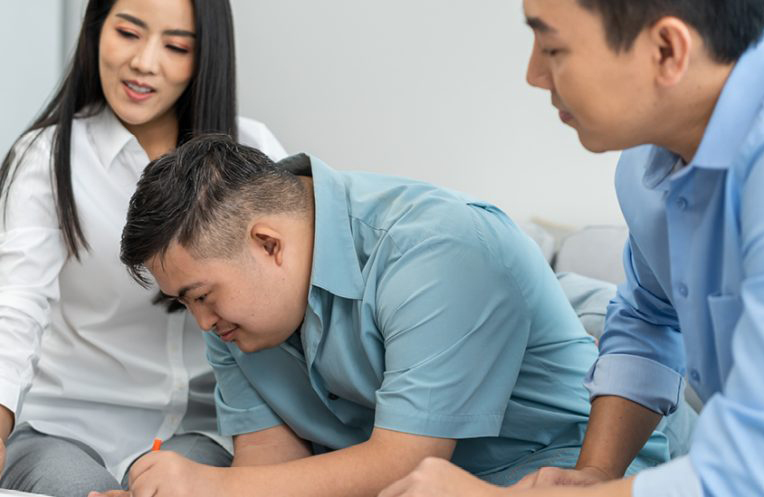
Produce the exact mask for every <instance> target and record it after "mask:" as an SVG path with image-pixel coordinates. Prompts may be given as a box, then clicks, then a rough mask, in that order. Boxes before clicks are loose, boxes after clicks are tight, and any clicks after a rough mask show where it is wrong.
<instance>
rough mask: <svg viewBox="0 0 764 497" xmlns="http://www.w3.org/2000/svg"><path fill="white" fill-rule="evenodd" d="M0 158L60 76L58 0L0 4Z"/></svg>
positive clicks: (60, 4)
mask: <svg viewBox="0 0 764 497" xmlns="http://www.w3.org/2000/svg"><path fill="white" fill-rule="evenodd" d="M0 9H1V10H0V12H2V14H1V15H0V18H1V19H2V29H0V47H3V48H2V50H0V67H2V68H3V75H2V77H0V95H2V97H0V98H2V103H1V104H0V105H1V107H0V108H2V119H0V154H2V156H5V153H6V152H7V151H8V148H10V146H11V144H12V143H13V141H14V140H15V139H16V137H17V136H18V134H19V133H20V132H21V131H22V130H24V129H25V128H26V127H27V126H28V125H29V124H31V122H32V119H33V118H34V117H35V116H36V115H37V113H38V112H39V111H40V110H41V109H42V107H43V104H44V103H45V101H46V100H47V99H48V97H49V96H50V94H51V93H52V91H53V89H54V87H55V85H56V83H57V82H58V79H59V76H60V74H61V71H62V68H63V64H62V59H63V56H62V51H63V49H62V47H63V42H64V31H63V29H64V27H63V26H64V25H63V13H64V2H62V1H61V0H33V1H29V0H26V1H18V0H13V1H4V2H3V3H2V6H0Z"/></svg>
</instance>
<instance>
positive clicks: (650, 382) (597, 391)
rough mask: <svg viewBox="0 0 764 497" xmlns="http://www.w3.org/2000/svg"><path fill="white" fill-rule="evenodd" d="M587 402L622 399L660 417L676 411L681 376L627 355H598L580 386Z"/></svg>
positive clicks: (681, 383) (649, 360)
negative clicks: (614, 398)
mask: <svg viewBox="0 0 764 497" xmlns="http://www.w3.org/2000/svg"><path fill="white" fill-rule="evenodd" d="M584 386H586V389H587V390H589V396H590V398H591V399H594V398H595V397H600V396H603V395H615V396H618V397H624V398H626V399H629V400H631V401H634V402H636V403H637V404H640V405H643V406H645V407H646V408H648V409H650V410H651V411H655V412H657V413H659V414H663V415H664V416H666V415H668V414H671V413H672V412H674V411H675V410H676V406H677V405H678V404H679V400H680V398H681V395H682V388H683V386H684V379H683V378H682V375H680V374H679V373H677V372H676V371H674V370H673V369H671V368H668V367H666V366H664V365H663V364H661V363H659V362H656V361H653V360H651V359H646V358H644V357H639V356H635V355H627V354H607V355H604V356H600V358H599V359H597V361H596V362H595V363H594V366H592V368H591V369H590V370H589V373H588V374H587V376H586V381H585V383H584Z"/></svg>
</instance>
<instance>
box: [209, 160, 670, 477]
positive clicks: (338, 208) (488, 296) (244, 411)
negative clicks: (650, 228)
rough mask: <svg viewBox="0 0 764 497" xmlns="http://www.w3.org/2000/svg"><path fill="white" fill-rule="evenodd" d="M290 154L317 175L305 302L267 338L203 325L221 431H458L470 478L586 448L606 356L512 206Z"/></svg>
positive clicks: (325, 441)
mask: <svg viewBox="0 0 764 497" xmlns="http://www.w3.org/2000/svg"><path fill="white" fill-rule="evenodd" d="M287 161H291V164H295V163H297V162H299V161H303V163H304V167H305V169H307V170H309V171H312V176H313V187H314V195H315V240H314V254H313V268H312V275H311V282H310V285H311V286H310V291H309V297H308V308H307V311H306V314H305V319H304V322H303V324H302V326H301V328H300V330H299V333H295V335H293V336H292V337H291V338H290V339H289V340H287V341H286V342H285V343H283V344H281V345H280V346H278V347H274V348H271V349H267V350H262V351H258V352H255V353H249V354H245V353H242V352H241V351H240V350H239V349H238V347H236V345H234V344H226V343H223V342H222V341H220V339H219V338H218V337H217V336H216V335H215V334H207V342H208V346H209V349H208V350H209V358H210V361H211V362H212V364H213V366H214V369H215V371H216V375H217V379H218V389H217V392H216V395H217V408H218V418H219V421H218V422H219V428H220V430H221V432H222V433H224V434H227V435H236V434H243V433H249V432H255V431H258V430H263V429H265V428H269V427H272V426H275V425H277V424H280V423H286V424H287V425H288V426H289V427H290V428H291V429H292V430H294V432H295V433H296V434H297V435H298V436H300V437H302V438H304V439H306V440H309V441H311V442H313V443H315V444H319V445H322V446H325V447H327V448H329V449H338V448H343V447H347V446H350V445H355V444H358V443H361V442H364V441H366V440H368V438H369V436H370V435H371V432H372V430H373V429H374V428H375V427H378V428H383V429H388V430H394V431H399V432H405V433H411V434H417V435H424V436H430V437H442V438H452V439H457V440H458V443H457V447H456V450H455V453H454V456H453V459H452V460H453V461H454V462H455V463H456V464H458V465H460V466H462V467H464V468H465V469H467V470H468V471H470V472H472V473H475V474H482V473H490V472H493V471H496V470H499V469H502V468H504V467H507V466H509V465H511V464H513V463H514V462H516V461H519V460H521V459H522V458H523V457H525V456H528V455H530V454H532V453H534V452H537V451H540V450H544V449H546V448H554V447H575V446H580V444H581V441H582V439H583V433H584V431H585V426H586V422H587V416H588V412H589V402H588V395H587V393H586V391H585V389H584V388H583V385H582V380H583V376H584V374H585V372H586V371H587V369H588V368H589V367H590V366H591V365H592V363H593V362H594V360H595V358H596V355H597V351H596V348H595V346H594V343H593V340H592V339H591V338H590V337H589V336H588V335H586V333H585V331H584V330H583V328H582V326H581V324H580V322H579V321H578V319H577V318H576V315H575V313H574V312H573V310H572V309H571V307H570V305H569V303H568V301H567V300H566V298H565V295H564V294H563V292H562V290H561V289H560V287H559V285H558V283H557V280H556V278H555V276H554V274H553V273H552V271H551V270H550V268H549V266H548V265H547V263H546V261H545V260H544V258H543V257H542V255H541V254H540V252H539V251H538V249H537V247H536V246H535V245H534V243H533V242H532V241H531V240H530V239H529V238H527V237H526V236H525V235H524V234H523V233H521V231H520V230H519V229H518V228H517V227H516V226H515V225H514V224H513V223H512V222H511V221H510V220H509V219H508V218H507V216H505V215H504V214H503V213H502V212H501V211H500V210H499V209H497V208H496V207H493V206H491V205H488V204H485V203H481V202H475V201H473V200H470V199H468V198H466V197H464V196H462V195H460V194H457V193H454V192H450V191H446V190H443V189H439V188H436V187H434V186H431V185H429V184H425V183H421V182H415V181H411V180H405V179H400V178H394V177H386V176H380V175H375V174H367V173H357V172H338V171H334V170H332V169H330V168H329V167H328V166H326V165H325V164H323V163H322V162H321V161H319V160H317V159H315V158H308V157H307V156H295V157H292V158H290V159H287ZM664 449H665V446H664Z"/></svg>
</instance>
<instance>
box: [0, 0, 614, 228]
mask: <svg viewBox="0 0 764 497" xmlns="http://www.w3.org/2000/svg"><path fill="white" fill-rule="evenodd" d="M231 3H232V6H233V9H234V16H235V22H236V35H237V51H238V54H237V55H238V61H239V67H238V69H239V96H240V110H241V113H242V114H243V115H246V116H249V117H253V118H256V119H259V120H261V121H264V122H265V123H267V124H268V125H269V126H270V127H271V129H272V130H273V131H274V133H275V134H276V135H277V136H278V137H279V138H280V139H281V141H282V142H283V143H284V145H285V147H286V148H287V150H289V151H290V152H297V151H305V152H310V153H313V154H316V155H318V156H320V157H321V158H322V159H324V160H325V161H326V162H328V163H329V164H330V165H333V166H334V167H337V168H340V169H364V170H373V171H378V172H383V173H389V174H397V175H405V176H411V177H415V178H420V179H424V180H427V181H432V182H435V183H439V184H442V185H445V186H448V187H451V188H455V189H459V190H462V191H466V192H469V193H471V194H473V195H475V196H478V197H480V198H483V199H486V200H489V201H492V202H495V203H497V204H498V205H499V206H501V207H502V208H504V209H505V210H507V211H508V212H509V213H510V215H512V216H513V217H515V218H518V219H529V218H532V217H541V218H544V219H546V220H549V221H553V222H557V223H562V224H568V225H574V226H580V225H585V224H593V223H613V222H616V223H618V222H621V216H620V212H619V210H618V207H617V203H616V200H615V195H614V192H613V187H612V182H613V180H612V178H613V170H614V165H615V161H616V159H617V156H616V155H615V154H605V155H594V154H590V153H588V152H586V151H584V150H583V149H582V148H581V147H580V145H579V144H578V141H577V138H576V135H575V132H573V131H572V130H571V129H569V128H567V127H565V126H563V125H562V124H561V123H560V122H559V120H558V118H557V113H556V112H555V110H554V109H553V108H552V107H551V106H550V105H549V95H548V94H546V93H544V92H542V91H539V90H535V89H532V88H530V87H528V85H527V84H526V83H525V64H526V60H527V56H528V52H529V49H530V46H531V43H532V41H533V40H532V36H531V32H530V30H529V29H528V28H526V27H525V26H524V23H523V17H522V6H521V2H519V1H518V0H480V1H479V2H469V1H466V0H386V1H371V0H321V1H315V0H231ZM83 4H84V0H63V1H62V0H34V1H25V2H17V1H14V2H4V3H3V7H4V8H5V12H4V15H6V14H9V13H10V14H9V15H10V16H11V17H8V19H13V22H12V23H11V25H10V31H6V30H0V32H2V35H0V36H3V38H2V40H3V41H4V43H3V46H4V47H25V48H24V53H13V51H12V50H9V49H7V48H4V49H3V62H5V64H3V67H4V68H11V70H12V72H13V74H14V75H16V76H17V77H14V78H7V77H4V78H0V85H2V89H3V90H4V91H3V92H2V93H0V94H2V95H5V97H4V98H5V100H6V101H5V102H4V103H3V105H4V108H10V109H11V111H10V112H6V113H5V115H6V116H10V117H8V118H6V119H4V120H3V122H2V128H0V146H1V147H3V149H5V148H6V147H7V144H9V143H10V140H12V138H13V137H14V136H15V134H16V133H17V131H16V130H18V129H21V127H22V126H23V125H24V124H26V123H27V122H28V120H29V119H30V118H31V116H32V115H33V114H35V113H36V112H37V111H38V110H39V108H40V106H41V102H42V101H43V100H44V99H45V97H46V96H47V95H48V93H49V91H50V89H52V87H53V84H54V82H55V80H56V79H57V76H58V74H59V72H60V70H61V61H60V58H61V57H60V56H59V57H58V58H57V57H56V54H61V53H63V52H67V51H68V50H69V49H70V46H71V44H72V43H73V38H74V37H75V35H76V24H77V19H79V16H80V14H81V11H82V6H83ZM33 6H34V7H33ZM62 6H63V8H62ZM40 33H43V34H44V35H43V36H40ZM62 36H63V38H64V39H65V40H66V42H65V43H61V42H60V38H61V37H62ZM21 40H24V41H23V42H22V41H21ZM9 88H11V89H13V88H16V90H15V91H10V90H9ZM19 93H20V94H19ZM8 106H10V107H8Z"/></svg>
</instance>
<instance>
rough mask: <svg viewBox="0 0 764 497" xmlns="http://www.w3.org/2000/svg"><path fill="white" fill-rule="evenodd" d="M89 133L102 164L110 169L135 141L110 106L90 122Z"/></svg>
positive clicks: (105, 107) (106, 106)
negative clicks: (132, 141) (123, 150)
mask: <svg viewBox="0 0 764 497" xmlns="http://www.w3.org/2000/svg"><path fill="white" fill-rule="evenodd" d="M88 133H89V134H90V138H91V140H92V143H93V148H94V149H95V151H96V154H97V155H98V159H99V160H100V161H101V164H103V166H104V167H105V168H106V169H108V168H109V167H110V166H111V165H112V163H113V162H114V159H116V157H117V155H119V153H120V152H121V151H122V149H124V148H125V146H127V144H128V143H130V141H131V140H135V136H133V134H132V133H130V132H129V131H128V130H127V129H126V128H125V127H124V126H123V125H122V123H121V122H120V121H119V119H117V117H116V116H115V115H114V113H113V112H112V111H111V109H110V108H109V106H108V105H105V106H104V108H103V109H102V110H101V111H99V112H98V113H96V114H95V115H94V116H93V117H92V118H90V120H89V121H88Z"/></svg>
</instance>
